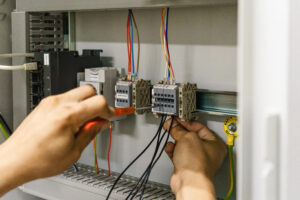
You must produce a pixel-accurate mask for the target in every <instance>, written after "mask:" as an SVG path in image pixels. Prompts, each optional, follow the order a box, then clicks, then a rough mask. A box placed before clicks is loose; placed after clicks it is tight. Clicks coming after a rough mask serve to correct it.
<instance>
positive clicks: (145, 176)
mask: <svg viewBox="0 0 300 200" xmlns="http://www.w3.org/2000/svg"><path fill="white" fill-rule="evenodd" d="M173 120H174V118H172V121H171V125H170V129H169V130H171V128H172V124H173ZM161 131H162V127H161V129H160V130H159V135H158V137H157V144H156V147H155V151H154V154H153V156H152V159H151V162H150V163H149V165H148V166H147V168H146V170H145V171H144V173H143V174H142V176H141V177H140V178H139V180H138V181H137V183H136V185H135V186H134V187H133V188H132V190H131V192H130V193H129V195H128V196H127V197H126V199H128V198H129V197H130V196H131V198H130V199H131V200H132V199H133V198H134V197H135V196H136V195H137V193H138V192H139V191H140V189H141V188H143V189H142V193H141V195H140V199H142V197H143V193H144V190H145V188H146V185H147V183H148V180H149V177H150V174H151V171H152V169H153V167H154V166H155V164H156V163H157V162H158V160H159V159H160V157H161V155H162V153H163V150H164V148H165V146H166V145H167V142H168V140H169V133H168V136H167V139H166V141H165V143H164V145H163V147H162V149H161V150H160V153H159V154H158V156H157V153H158V151H159V149H160V147H161V142H162V140H163V138H164V137H165V136H166V133H167V131H164V133H163V134H162V136H160V134H161ZM141 181H142V182H141ZM140 183H141V184H140Z"/></svg>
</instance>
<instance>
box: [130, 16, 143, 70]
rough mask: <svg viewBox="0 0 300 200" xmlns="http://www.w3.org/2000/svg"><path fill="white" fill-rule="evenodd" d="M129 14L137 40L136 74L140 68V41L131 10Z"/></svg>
mask: <svg viewBox="0 0 300 200" xmlns="http://www.w3.org/2000/svg"><path fill="white" fill-rule="evenodd" d="M131 15H132V19H133V23H134V26H135V30H136V36H137V40H138V55H137V62H136V74H138V73H139V69H140V53H141V41H140V33H139V30H138V26H137V24H136V21H135V17H134V14H133V12H132V11H131Z"/></svg>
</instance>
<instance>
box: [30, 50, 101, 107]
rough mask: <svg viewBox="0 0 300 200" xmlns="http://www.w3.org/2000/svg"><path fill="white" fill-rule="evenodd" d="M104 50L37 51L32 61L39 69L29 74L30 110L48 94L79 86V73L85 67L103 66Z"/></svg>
mask: <svg viewBox="0 0 300 200" xmlns="http://www.w3.org/2000/svg"><path fill="white" fill-rule="evenodd" d="M101 52H102V50H83V55H79V54H78V52H77V51H61V52H37V53H35V54H34V55H35V56H34V58H33V59H31V60H30V61H31V62H37V63H38V70H36V71H31V72H30V76H29V95H28V97H29V101H28V102H29V112H30V111H31V110H32V109H34V108H35V107H36V106H37V105H38V104H39V102H40V101H41V100H42V99H43V98H44V97H47V96H50V95H55V94H60V93H63V92H66V91H68V90H70V89H73V88H76V87H77V73H78V72H84V69H85V68H94V67H101V60H100V53H101Z"/></svg>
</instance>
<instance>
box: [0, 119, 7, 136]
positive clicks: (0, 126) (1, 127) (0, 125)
mask: <svg viewBox="0 0 300 200" xmlns="http://www.w3.org/2000/svg"><path fill="white" fill-rule="evenodd" d="M0 129H1V131H2V133H3V135H4V137H5V139H6V140H7V139H8V138H9V135H8V133H7V132H6V130H5V128H4V126H3V124H2V123H0Z"/></svg>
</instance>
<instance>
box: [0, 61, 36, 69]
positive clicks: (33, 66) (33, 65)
mask: <svg viewBox="0 0 300 200" xmlns="http://www.w3.org/2000/svg"><path fill="white" fill-rule="evenodd" d="M0 70H11V71H14V70H37V63H25V64H23V65H15V66H8V65H0Z"/></svg>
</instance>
